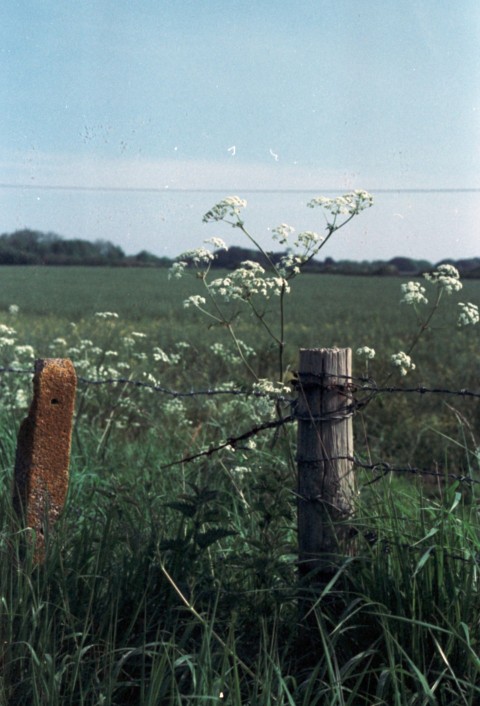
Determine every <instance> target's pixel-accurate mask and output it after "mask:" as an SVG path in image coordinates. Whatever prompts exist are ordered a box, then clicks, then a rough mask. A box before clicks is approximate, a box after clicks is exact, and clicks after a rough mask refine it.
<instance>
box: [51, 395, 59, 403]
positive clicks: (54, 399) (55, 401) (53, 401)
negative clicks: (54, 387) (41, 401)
mask: <svg viewBox="0 0 480 706" xmlns="http://www.w3.org/2000/svg"><path fill="white" fill-rule="evenodd" d="M50 404H60V400H57V398H56V397H54V398H53V399H52V400H50Z"/></svg>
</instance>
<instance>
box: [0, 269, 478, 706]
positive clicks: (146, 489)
mask: <svg viewBox="0 0 480 706" xmlns="http://www.w3.org/2000/svg"><path fill="white" fill-rule="evenodd" d="M0 276H1V281H2V287H1V288H0V324H2V325H3V329H2V333H1V336H0V355H1V358H0V364H1V365H2V366H4V367H9V368H12V367H13V368H15V369H20V370H26V371H29V370H31V369H32V365H33V360H34V358H40V357H69V358H71V359H72V360H73V362H74V364H75V366H76V369H77V374H78V375H79V376H80V377H81V378H82V380H81V381H80V382H79V388H78V395H77V407H76V416H75V422H74V435H73V444H72V459H71V485H70V491H69V498H68V502H67V506H66V508H65V511H64V513H63V515H62V518H61V520H60V521H59V523H58V524H57V526H56V528H55V530H54V532H53V534H52V536H51V537H50V538H49V539H50V541H49V551H48V555H47V560H46V562H45V564H44V565H43V566H40V567H35V566H34V565H33V564H32V557H31V556H30V555H29V551H30V554H31V550H29V548H28V545H27V556H26V557H22V556H21V554H22V551H24V549H25V547H24V546H23V545H24V542H23V537H24V534H25V532H24V530H23V529H22V527H21V526H19V525H18V520H17V518H15V517H13V515H12V510H11V484H12V469H13V466H14V454H15V444H16V434H17V430H18V426H19V423H20V421H21V420H22V418H23V417H24V416H25V414H26V411H27V407H28V402H29V399H30V396H31V374H29V373H28V372H27V373H25V374H13V373H11V372H3V373H2V374H1V376H0V383H1V386H2V407H1V415H0V420H1V424H2V436H1V442H0V454H1V466H0V468H1V473H2V483H3V493H2V525H1V545H0V546H1V550H2V552H3V557H2V563H1V568H0V631H1V633H0V638H1V639H0V706H3V705H4V704H5V706H6V705H7V704H15V706H17V705H18V706H21V705H23V704H25V705H27V704H28V705H29V706H30V705H31V704H33V705H34V706H37V705H40V704H42V705H45V706H55V705H56V704H58V705H59V706H64V705H65V704H71V705H72V706H73V705H75V706H76V705H77V704H78V705H79V706H80V705H82V706H83V705H84V704H88V705H89V706H97V705H98V706H100V705H101V704H104V705H105V706H107V705H109V704H112V705H115V706H117V705H118V706H124V705H125V706H126V705H127V704H135V705H136V706H137V705H138V706H147V705H148V706H154V705H155V706H156V705H162V706H163V704H166V705H167V704H168V705H177V704H178V705H180V704H198V703H202V704H221V703H225V704H232V706H238V705H240V704H245V705H248V706H250V705H252V706H254V705H257V704H258V706H267V705H272V706H274V705H282V706H283V705H284V704H285V706H286V705H287V704H294V705H295V706H297V705H298V706H300V705H302V706H310V705H312V706H313V705H314V704H319V705H323V704H326V705H327V706H334V704H335V705H337V704H338V705H341V704H350V705H351V706H363V705H364V706H374V705H375V706H383V705H385V706H387V705H388V706H389V705H390V704H395V705H398V706H404V705H407V704H412V705H413V704H415V705H416V704H418V705H420V704H422V705H423V704H445V706H451V705H456V704H470V705H471V706H474V704H477V703H479V702H480V674H479V670H480V662H479V660H478V656H477V653H478V644H479V633H478V630H479V628H478V626H479V624H480V610H479V607H478V576H477V573H478V564H477V563H476V562H477V556H478V552H479V540H478V531H477V529H476V525H477V524H478V521H477V509H476V508H477V505H476V486H475V485H467V484H466V483H458V482H457V483H453V484H452V482H451V481H448V480H447V482H446V483H442V484H440V485H441V488H440V489H433V490H432V487H431V484H427V485H425V484H424V483H422V482H420V480H419V479H418V478H417V477H416V476H415V475H414V474H411V475H409V474H408V473H402V474H397V475H396V474H394V473H391V474H389V475H387V476H386V477H385V478H384V479H382V480H379V481H378V482H376V483H374V484H371V485H367V483H368V482H369V481H370V480H372V474H371V473H369V472H368V471H361V470H360V469H358V470H357V471H356V472H357V475H358V489H359V494H358V507H357V508H356V518H355V522H356V527H357V531H358V538H357V547H356V557H355V558H353V559H352V558H351V557H350V558H346V559H345V561H344V563H343V564H342V565H341V569H340V570H339V572H338V574H337V575H336V577H334V578H332V580H331V582H330V583H329V584H328V585H323V586H321V587H318V586H317V587H316V588H312V583H311V582H307V583H303V582H302V581H299V578H298V576H297V565H296V541H297V540H296V497H295V489H296V480H295V463H294V458H295V430H294V428H293V425H289V426H285V427H284V428H283V429H282V432H281V433H280V434H276V433H275V432H274V431H269V432H266V433H263V434H259V435H257V436H256V437H254V438H253V439H252V440H251V441H253V442H254V443H250V442H249V443H248V444H242V445H241V446H239V448H237V449H236V450H235V449H230V448H225V449H223V450H222V451H221V452H218V453H214V454H211V455H208V456H207V455H205V456H202V457H200V458H199V459H198V460H197V461H195V462H189V463H179V464H176V465H171V464H175V463H176V462H177V461H179V460H181V459H182V458H184V457H185V456H189V455H191V454H195V453H199V452H202V451H205V450H207V449H208V448H210V447H211V446H212V445H221V444H222V443H223V442H224V441H225V440H226V439H227V438H229V437H231V436H235V435H237V434H240V433H242V432H244V431H247V430H248V429H251V428H252V427H254V426H255V425H258V424H261V423H262V422H265V421H267V420H271V419H273V418H275V414H276V412H275V405H274V403H273V401H272V400H270V399H269V398H266V397H252V396H248V395H247V394H242V395H224V396H215V395H205V396H196V395H191V396H187V397H178V396H174V395H169V394H165V393H162V392H160V391H158V390H157V391H154V390H153V389H152V388H149V387H148V385H152V386H157V387H159V386H161V387H162V388H166V389H168V390H176V391H184V392H189V391H194V390H206V389H212V388H216V389H219V388H220V387H221V386H224V387H226V388H229V389H231V388H234V389H236V390H241V391H242V392H244V393H247V392H248V391H249V390H251V389H252V383H253V382H254V379H253V378H252V373H253V374H254V375H255V376H256V378H259V379H262V380H263V379H268V380H270V381H273V382H278V378H279V372H278V350H277V349H276V347H275V346H274V345H272V340H271V338H270V337H268V335H265V332H266V327H265V326H264V325H261V324H259V321H258V319H255V318H254V317H252V316H251V314H249V313H248V311H245V312H242V311H241V307H240V308H238V307H237V305H236V304H235V303H230V304H227V305H226V308H225V316H226V317H228V319H229V320H231V321H232V322H233V326H234V328H235V332H236V335H237V337H238V338H239V339H241V341H242V342H243V343H242V347H241V350H242V351H243V352H244V357H245V360H246V362H247V363H248V368H249V370H247V369H246V367H245V365H244V364H243V363H242V361H241V360H240V358H239V356H238V350H237V349H236V347H235V345H234V341H233V339H232V337H231V336H230V335H229V331H228V328H227V327H226V326H225V325H223V326H221V325H218V324H216V323H214V322H213V320H212V319H210V320H209V319H207V318H205V317H203V316H202V315H201V313H200V312H199V311H198V310H196V309H192V308H188V309H185V308H184V307H183V301H184V300H185V299H186V298H187V297H188V296H190V295H191V294H197V293H198V294H201V293H202V286H203V283H202V281H201V280H199V279H196V278H191V277H188V276H187V277H184V278H183V279H181V280H174V279H173V280H169V279H168V277H167V271H166V270H162V269H158V270H157V269H151V270H150V269H113V268H112V269H106V268H91V269H88V268H41V267H38V268H37V267H6V268H2V269H1V272H0ZM215 276H217V275H215ZM401 282H402V280H400V279H397V278H363V277H356V278H348V277H341V276H329V275H323V276H318V275H302V276H301V277H299V278H298V279H297V280H295V281H294V282H293V285H294V286H293V287H292V288H293V291H292V293H291V295H289V296H288V297H287V298H286V305H285V331H284V333H285V353H284V364H285V366H286V365H287V364H288V365H289V366H290V367H291V368H292V369H293V370H295V368H296V365H297V358H298V349H299V348H302V347H304V348H308V347H333V346H337V347H352V348H353V349H354V350H355V349H356V348H357V347H359V346H364V345H368V346H370V347H373V348H375V349H376V351H377V357H376V359H375V360H374V361H372V363H371V365H370V368H369V370H368V374H369V375H370V376H371V377H372V378H373V379H374V380H376V381H377V382H378V383H379V384H382V382H383V381H388V384H390V385H395V386H397V385H404V386H408V387H418V386H428V387H441V388H448V389H451V390H459V389H462V388H468V389H470V390H479V389H480V386H479V384H478V379H479V376H478V372H479V349H480V347H479V331H478V327H473V326H472V327H465V329H462V330H457V329H456V327H455V319H456V314H457V312H456V311H455V309H456V307H457V303H456V302H457V301H464V302H466V301H472V302H479V301H480V282H477V281H469V282H466V283H465V285H464V290H463V291H462V292H461V293H460V294H458V295H455V297H452V298H451V299H452V300H451V301H450V300H449V299H447V297H445V298H444V300H443V301H442V302H441V304H442V306H441V307H440V308H439V311H438V315H437V316H436V317H434V318H433V319H432V322H431V325H429V326H428V328H427V329H426V330H425V331H424V332H423V335H422V336H421V338H420V340H419V342H418V345H417V346H416V347H415V349H414V352H412V357H413V359H414V361H415V364H416V369H415V370H414V371H413V372H411V373H410V374H409V375H408V376H407V377H406V378H405V379H403V378H400V376H397V377H393V378H391V377H389V376H390V373H391V370H392V368H391V365H390V362H389V357H390V355H391V354H392V353H395V352H397V351H399V350H408V347H409V345H410V343H411V341H412V340H413V338H414V336H415V333H416V331H417V330H418V322H417V320H416V318H415V314H414V311H413V309H412V308H410V307H408V306H406V305H400V304H399V300H400V297H401V293H400V284H401ZM278 304H279V300H278V299H275V298H272V299H270V301H269V303H268V306H267V308H266V309H265V310H263V309H262V316H263V320H264V323H265V324H266V325H268V326H269V327H270V328H271V330H272V331H273V332H274V333H275V334H278V332H279V329H278ZM11 305H16V306H18V307H19V311H18V313H17V314H15V313H11V311H9V307H11ZM444 305H445V306H444ZM237 308H238V311H237ZM99 312H114V313H115V314H118V317H112V316H110V317H109V316H103V317H99V316H96V314H97V313H99ZM212 322H213V324H212ZM354 365H355V367H354V371H353V374H354V375H355V376H363V375H364V374H365V367H364V364H363V363H362V362H361V361H359V360H358V359H355V363H354ZM115 379H121V380H122V381H123V382H117V383H115V382H112V381H114V380H115ZM127 379H129V380H130V382H125V380H127ZM89 381H90V382H89ZM101 381H103V384H91V383H92V382H97V383H100V382H101ZM135 382H141V383H143V384H145V385H147V386H139V385H135V384H134V383H135ZM289 394H291V395H292V396H293V394H294V392H293V390H292V391H291V393H289ZM479 409H480V408H479V404H478V399H464V398H462V397H459V396H448V395H429V394H425V395H419V394H383V395H378V396H377V397H376V398H375V399H374V400H373V401H372V402H371V403H370V404H369V405H368V406H367V407H366V408H365V410H362V411H361V412H359V413H358V414H357V415H356V417H355V419H354V433H355V453H356V455H357V456H358V458H359V459H361V460H362V461H364V462H372V461H373V462H377V461H385V462H388V463H390V464H392V465H393V466H397V467H402V468H404V469H405V468H408V467H409V466H411V467H417V468H421V469H424V470H432V471H437V470H438V471H441V472H446V473H450V474H453V475H459V476H469V477H474V478H477V477H479V475H478V466H479V452H478V449H479V448H480V444H479V443H478V433H479V432H478V429H479V427H480V424H479V422H480V414H479ZM372 536H374V537H375V541H372V539H371V538H372ZM312 593H313V595H312ZM301 596H303V600H311V606H312V608H311V613H310V616H311V619H310V620H309V621H308V625H307V626H306V627H305V625H304V626H303V627H302V628H301V629H299V628H298V621H299V615H300V613H299V610H300V607H301V605H302V601H301V600H300V598H301ZM305 596H306V597H305Z"/></svg>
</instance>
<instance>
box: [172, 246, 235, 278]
mask: <svg viewBox="0 0 480 706" xmlns="http://www.w3.org/2000/svg"><path fill="white" fill-rule="evenodd" d="M203 242H204V243H207V244H209V245H213V247H214V248H215V249H216V250H228V248H227V246H226V244H225V242H224V241H223V240H222V239H221V238H208V240H204V241H203ZM213 260H215V253H214V252H212V251H211V250H209V249H208V248H205V247H203V246H202V247H200V248H194V249H193V250H186V251H185V252H184V253H182V254H181V255H179V259H178V260H177V261H176V262H174V263H173V265H172V266H171V267H170V270H169V272H168V278H169V279H171V278H172V277H173V278H174V279H180V278H181V277H182V276H183V275H184V274H185V270H186V269H187V267H188V266H189V265H194V266H195V267H197V268H198V267H207V268H208V267H209V265H210V264H211V263H212V261H213Z"/></svg>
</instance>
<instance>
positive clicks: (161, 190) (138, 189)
mask: <svg viewBox="0 0 480 706" xmlns="http://www.w3.org/2000/svg"><path fill="white" fill-rule="evenodd" d="M0 189H23V190H26V191H27V190H28V191H85V192H101V191H109V192H131V193H144V194H148V193H151V194H165V193H173V194H218V193H226V192H229V191H232V188H231V187H227V188H220V187H218V188H214V189H213V188H208V189H207V188H193V189H184V188H178V187H173V188H170V187H169V186H164V187H153V186H149V187H142V186H78V185H77V186H75V185H59V184H9V183H4V184H0ZM234 190H235V191H238V192H241V193H245V194H317V193H318V192H320V191H321V192H322V193H325V194H338V193H340V192H344V191H345V190H346V189H345V187H339V188H337V189H330V188H328V189H323V188H321V187H318V188H317V189H265V188H247V189H243V188H239V187H234ZM369 191H370V192H371V193H373V194H462V193H463V194H475V193H480V188H476V187H460V188H454V189H451V188H442V187H432V188H415V187H412V188H404V189H385V188H379V189H369Z"/></svg>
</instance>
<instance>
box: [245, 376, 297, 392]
mask: <svg viewBox="0 0 480 706" xmlns="http://www.w3.org/2000/svg"><path fill="white" fill-rule="evenodd" d="M252 389H253V391H254V392H261V393H262V394H266V395H289V394H290V393H291V390H290V388H289V387H288V385H284V384H283V382H272V380H267V379H261V380H257V382H256V383H254V384H253V387H252Z"/></svg>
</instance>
